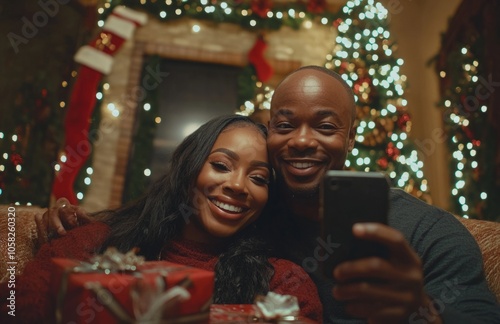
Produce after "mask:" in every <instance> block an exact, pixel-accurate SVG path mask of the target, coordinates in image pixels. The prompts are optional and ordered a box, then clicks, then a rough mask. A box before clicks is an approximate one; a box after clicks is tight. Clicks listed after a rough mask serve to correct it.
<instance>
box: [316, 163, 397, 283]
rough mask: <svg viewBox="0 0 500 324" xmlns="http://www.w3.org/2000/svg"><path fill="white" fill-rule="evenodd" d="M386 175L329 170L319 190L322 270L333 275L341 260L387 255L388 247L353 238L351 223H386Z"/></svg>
mask: <svg viewBox="0 0 500 324" xmlns="http://www.w3.org/2000/svg"><path fill="white" fill-rule="evenodd" d="M389 188H390V185H389V179H388V178H387V176H386V175H384V174H383V173H379V172H361V171H333V170H332V171H328V172H327V173H326V174H325V176H324V177H323V182H322V185H321V194H320V212H321V215H320V216H321V222H322V223H321V225H322V226H321V232H322V240H323V246H327V247H329V249H328V250H326V251H324V253H323V254H322V259H323V260H319V261H322V262H321V265H322V268H323V273H324V275H326V276H327V277H332V272H333V269H334V268H335V267H336V266H337V265H338V264H340V263H342V262H344V261H347V260H353V259H359V258H364V257H369V256H379V257H383V258H385V257H387V253H388V252H387V248H386V247H385V246H383V245H381V244H378V243H376V242H372V241H366V240H360V239H356V238H355V237H354V235H353V234H352V226H353V225H354V224H355V223H359V222H377V223H383V224H387V214H388V211H389Z"/></svg>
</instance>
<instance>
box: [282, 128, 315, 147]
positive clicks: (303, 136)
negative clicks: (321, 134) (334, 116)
mask: <svg viewBox="0 0 500 324" xmlns="http://www.w3.org/2000/svg"><path fill="white" fill-rule="evenodd" d="M288 145H289V146H290V147H291V148H294V149H296V150H298V151H304V150H311V149H316V148H317V147H318V141H317V139H316V137H315V135H314V132H313V130H312V129H311V127H309V126H302V127H300V128H299V129H297V132H296V133H295V135H294V136H293V137H292V138H291V139H290V141H289V143H288Z"/></svg>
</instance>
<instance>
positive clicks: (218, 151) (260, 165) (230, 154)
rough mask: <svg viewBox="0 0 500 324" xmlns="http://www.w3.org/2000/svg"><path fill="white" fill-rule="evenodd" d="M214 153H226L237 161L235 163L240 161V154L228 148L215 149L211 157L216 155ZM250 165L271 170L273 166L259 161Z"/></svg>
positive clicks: (253, 161) (254, 161) (251, 162)
mask: <svg viewBox="0 0 500 324" xmlns="http://www.w3.org/2000/svg"><path fill="white" fill-rule="evenodd" d="M214 153H224V154H226V155H227V156H229V157H230V158H231V159H233V160H235V161H239V160H240V156H239V155H238V154H236V153H235V152H233V151H231V150H228V149H227V148H223V147H221V148H218V149H215V150H213V151H212V152H211V153H210V155H212V154H214ZM250 165H251V166H252V167H255V168H256V167H259V168H262V167H264V168H267V169H270V168H271V165H270V164H269V163H267V162H264V161H258V160H252V161H250Z"/></svg>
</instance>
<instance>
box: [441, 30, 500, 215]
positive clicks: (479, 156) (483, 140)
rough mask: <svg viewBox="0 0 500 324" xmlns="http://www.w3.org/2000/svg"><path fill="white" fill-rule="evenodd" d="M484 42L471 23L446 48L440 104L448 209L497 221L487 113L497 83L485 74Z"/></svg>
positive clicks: (499, 202)
mask: <svg viewBox="0 0 500 324" xmlns="http://www.w3.org/2000/svg"><path fill="white" fill-rule="evenodd" d="M484 44H485V40H484V36H483V35H482V34H481V33H480V32H478V30H476V29H474V28H471V29H469V30H468V32H467V33H466V35H465V37H464V41H463V42H461V43H457V44H456V45H455V46H454V47H453V49H452V50H451V51H450V52H449V53H448V55H447V57H446V62H444V63H445V64H441V65H442V66H443V69H442V70H441V71H439V74H440V77H441V79H442V82H443V85H444V86H443V87H442V89H443V90H444V91H443V93H442V96H441V101H440V106H441V108H442V110H443V117H444V122H445V130H446V132H447V133H448V134H449V136H448V147H449V150H450V154H451V160H450V179H451V183H452V190H451V202H452V205H451V210H452V211H453V212H454V213H456V214H457V215H462V216H463V217H466V218H479V219H489V220H496V221H498V220H499V218H498V217H499V216H498V215H500V190H498V184H497V183H496V181H497V180H496V176H495V173H496V171H497V170H496V169H495V160H496V159H495V154H496V148H497V147H498V144H497V143H498V137H497V135H496V132H495V129H494V127H493V122H492V121H491V120H490V119H489V117H488V113H489V112H490V110H491V109H492V107H489V104H490V103H491V101H490V99H491V97H492V95H493V93H494V91H495V89H497V88H498V86H499V83H498V82H495V80H494V79H492V75H491V74H488V68H487V66H486V65H487V63H486V61H487V60H486V57H485V51H484Z"/></svg>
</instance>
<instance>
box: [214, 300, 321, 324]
mask: <svg viewBox="0 0 500 324" xmlns="http://www.w3.org/2000/svg"><path fill="white" fill-rule="evenodd" d="M256 307H257V306H255V305H254V304H238V305H212V306H211V307H210V324H218V323H220V324H223V323H233V324H234V323H241V324H243V323H275V324H276V323H296V324H299V323H300V324H312V323H316V322H314V321H313V320H310V319H308V318H305V317H303V316H298V317H296V318H295V319H290V318H286V319H285V318H284V319H282V320H280V319H276V320H273V321H266V320H264V319H262V318H259V317H258V316H256V314H257V309H256Z"/></svg>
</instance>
